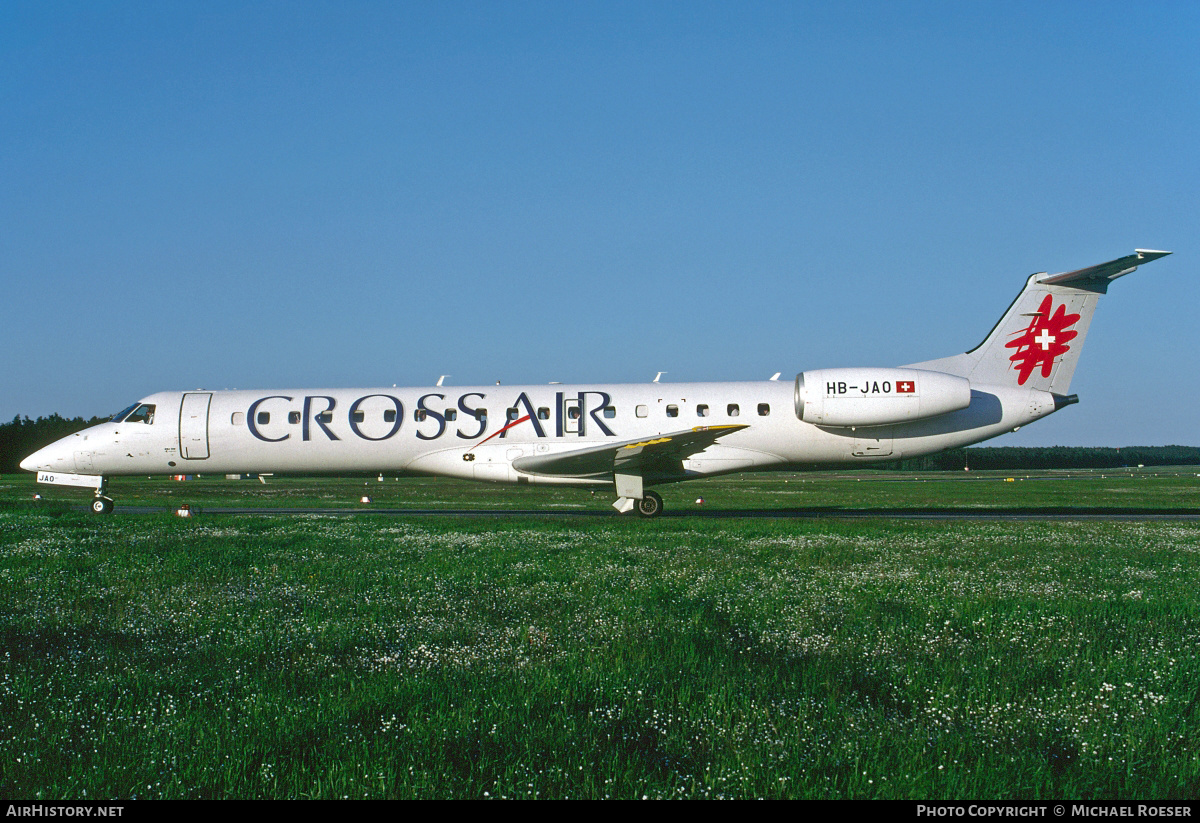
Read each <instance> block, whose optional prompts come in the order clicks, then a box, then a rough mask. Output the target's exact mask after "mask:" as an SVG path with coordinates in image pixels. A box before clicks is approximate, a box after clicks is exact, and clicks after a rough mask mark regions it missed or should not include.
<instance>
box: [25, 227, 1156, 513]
mask: <svg viewBox="0 0 1200 823" xmlns="http://www.w3.org/2000/svg"><path fill="white" fill-rule="evenodd" d="M1169 253H1170V252H1165V251H1148V250H1144V249H1139V250H1138V251H1136V252H1135V253H1134V254H1131V255H1129V256H1127V257H1122V258H1120V259H1119V260H1113V261H1111V262H1108V263H1102V264H1100V265H1098V266H1091V267H1089V268H1086V269H1079V270H1078V271H1071V272H1066V273H1064V274H1055V275H1047V274H1045V273H1042V274H1035V275H1033V276H1031V277H1030V278H1029V280H1028V281H1027V282H1026V283H1025V288H1024V289H1022V291H1021V293H1020V294H1019V295H1018V296H1017V299H1016V300H1015V301H1014V302H1013V304H1012V306H1010V307H1009V309H1008V311H1007V312H1006V313H1005V315H1004V317H1003V318H1001V320H1000V322H999V323H998V324H997V325H996V327H995V328H994V329H992V331H991V333H990V334H989V335H988V336H987V339H986V340H984V341H983V342H982V343H981V344H980V345H979V346H978V347H976V348H974V349H972V350H971V351H969V352H967V353H966V354H958V355H954V356H953V357H945V358H942V359H940V360H929V361H926V362H924V363H913V364H911V365H908V366H900V367H897V368H840V369H817V370H815V371H805V372H801V373H800V374H799V375H797V377H796V379H795V380H794V381H787V382H781V381H779V380H778V377H779V375H775V377H774V378H772V379H770V380H764V381H758V382H738V383H660V382H658V381H657V380H655V382H652V383H629V384H614V385H591V384H584V385H577V386H566V385H561V384H553V383H552V384H549V385H544V386H503V387H501V386H499V385H496V386H472V387H466V388H455V389H451V388H448V387H444V386H442V385H441V381H439V382H438V385H437V386H436V387H432V388H430V387H426V388H405V389H397V388H390V389H389V388H368V389H316V390H312V389H280V390H271V391H204V390H196V391H188V392H161V393H159V394H154V395H151V396H150V397H147V398H145V399H143V400H140V401H138V402H137V403H134V404H133V405H132V406H130V407H129V408H128V409H126V410H125V411H123V412H121V413H120V414H118V415H116V416H115V417H113V418H112V419H111V420H110V421H108V422H107V423H101V424H99V425H97V426H92V427H91V428H88V429H85V430H84V431H81V432H79V433H78V434H73V435H70V436H69V437H64V438H63V439H61V440H59V441H57V442H55V443H52V444H51V445H49V446H46V447H45V448H44V449H41V450H40V451H38V452H36V453H34V454H32V455H30V456H29V457H27V458H26V459H25V460H23V461H22V462H21V468H23V469H26V470H28V471H36V472H37V475H38V478H37V479H38V481H39V482H42V483H55V484H62V485H68V486H82V487H88V488H94V489H95V490H96V496H95V499H94V500H93V501H92V510H93V511H95V512H98V513H107V512H110V511H112V506H113V502H112V499H111V498H109V497H108V496H107V495H106V494H105V481H106V479H107V478H108V477H112V476H118V475H153V474H163V475H168V474H186V473H196V472H214V473H221V472H239V473H240V472H248V473H270V472H291V473H318V472H319V473H328V474H336V473H347V472H371V473H374V472H389V473H392V472H394V473H404V474H418V475H420V474H425V475H445V476H447V477H462V478H466V479H469V480H483V481H488V482H493V483H541V484H550V485H577V486H583V487H592V488H611V489H612V490H613V491H614V492H615V494H616V502H615V503H613V505H614V506H615V507H616V508H617V510H618V511H621V512H628V511H631V510H632V509H635V508H636V509H637V511H638V512H639V513H641V514H643V515H645V516H648V517H652V516H654V515H657V514H659V513H660V512H661V511H662V498H661V497H659V495H658V494H656V493H655V492H653V491H651V490H650V487H651V486H655V485H659V484H663V483H674V482H677V481H681V480H689V479H692V478H696V477H708V476H712V475H718V474H726V473H729V472H738V471H769V470H778V469H805V468H811V467H815V466H831V465H842V466H848V465H868V464H871V463H877V462H880V461H886V460H896V459H899V458H902V457H915V456H919V455H924V454H931V453H934V452H938V451H942V450H944V449H951V448H956V447H959V446H966V445H968V444H971V443H978V442H979V441H981V440H987V439H988V438H990V437H995V436H996V435H998V434H1003V433H1004V432H1008V431H1015V430H1016V429H1018V428H1020V427H1021V426H1024V425H1025V424H1027V423H1031V422H1033V421H1034V420H1037V419H1039V418H1042V417H1045V416H1046V415H1048V414H1050V413H1052V412H1055V411H1057V410H1058V409H1061V408H1062V407H1063V406H1067V405H1070V404H1072V403H1075V402H1077V398H1076V396H1075V395H1072V394H1068V393H1067V392H1068V390H1069V387H1070V383H1071V376H1072V374H1074V372H1075V364H1076V362H1077V361H1078V358H1079V351H1080V349H1081V348H1082V347H1083V340H1084V337H1085V336H1086V335H1087V330H1088V325H1089V323H1090V322H1091V319H1092V312H1093V311H1094V310H1095V307H1096V301H1097V299H1098V298H1099V296H1100V295H1101V294H1104V293H1105V292H1106V291H1107V290H1108V284H1109V283H1110V282H1111V281H1113V280H1115V279H1116V278H1118V277H1120V276H1122V275H1124V274H1128V273H1129V272H1131V271H1133V270H1134V269H1135V268H1137V266H1138V265H1139V264H1141V263H1146V262H1149V261H1151V260H1155V259H1157V258H1159V257H1163V256H1165V255H1167V254H1169Z"/></svg>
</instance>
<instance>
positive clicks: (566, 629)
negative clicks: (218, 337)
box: [0, 469, 1200, 800]
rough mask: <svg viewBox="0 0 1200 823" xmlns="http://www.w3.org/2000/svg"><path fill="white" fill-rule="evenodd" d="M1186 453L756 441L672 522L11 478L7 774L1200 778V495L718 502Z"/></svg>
mask: <svg viewBox="0 0 1200 823" xmlns="http://www.w3.org/2000/svg"><path fill="white" fill-rule="evenodd" d="M1160 471H1161V473H1159V474H1158V476H1153V475H1154V474H1156V473H1157V472H1152V471H1150V470H1143V471H1142V472H1137V471H1133V472H1125V473H1124V474H1121V475H1118V476H1113V475H1106V476H1105V477H1103V478H1101V477H1100V476H1098V475H1092V474H1087V475H1086V476H1078V477H1063V476H1057V475H1056V476H1053V477H1038V478H1030V479H1029V480H1023V479H1020V477H1019V476H1018V477H1015V478H1014V481H1013V482H1005V481H1004V479H1003V477H998V478H992V479H984V480H970V481H960V480H957V479H950V478H948V477H947V476H942V475H933V476H930V477H927V478H924V480H925V481H926V482H922V480H921V479H920V478H918V479H915V480H912V479H909V480H905V479H901V476H894V478H893V479H889V480H887V481H885V482H879V481H878V480H876V479H875V478H874V476H846V477H839V476H833V475H819V476H786V477H785V476H756V475H748V476H745V477H741V478H734V479H729V480H723V481H706V482H705V483H702V484H700V483H698V484H692V485H683V486H678V487H667V488H666V489H664V490H663V491H664V498H665V499H666V501H667V504H668V507H669V508H668V511H669V512H676V513H679V514H680V515H681V516H677V517H666V518H662V519H659V520H656V521H644V520H639V519H636V518H627V517H619V516H616V515H613V516H611V517H566V518H562V517H544V516H539V515H507V516H503V517H489V516H477V517H470V518H463V517H455V516H440V515H431V516H421V517H406V516H377V515H370V514H363V515H362V516H357V517H352V518H346V517H341V516H330V515H294V514H291V515H288V514H285V515H276V514H266V515H222V514H202V515H201V516H198V517H195V518H191V519H183V518H178V517H175V516H173V515H171V514H169V513H166V512H168V511H169V510H170V509H171V508H173V507H174V506H175V505H177V504H178V503H179V502H190V503H192V504H193V505H195V506H198V507H199V508H201V509H204V508H206V507H208V508H217V507H220V506H230V505H237V506H248V507H253V506H258V507H261V506H277V505H287V506H299V505H315V506H322V507H329V508H348V509H362V508H367V507H364V506H362V505H361V504H359V503H358V498H359V497H360V496H361V494H362V493H363V492H362V490H363V489H364V483H365V484H366V488H368V489H369V493H370V494H371V496H372V497H373V499H374V501H375V502H374V503H372V504H371V506H375V507H379V506H385V507H396V508H405V507H411V508H434V507H439V506H441V507H446V508H455V509H459V508H483V509H487V510H497V511H502V510H506V509H516V510H538V509H545V510H549V511H561V510H568V511H570V510H574V509H578V510H581V511H604V510H605V509H607V508H608V503H609V496H608V495H600V494H597V495H596V496H592V495H590V494H589V493H587V492H579V491H572V490H538V489H529V488H510V487H490V486H476V485H468V484H458V483H453V482H449V481H434V480H403V481H395V480H386V481H385V482H383V483H380V482H378V481H376V480H374V479H372V480H368V481H364V480H362V479H359V480H303V479H293V480H284V479H282V478H278V479H272V480H271V481H270V482H269V483H268V484H267V485H265V486H264V485H261V484H259V483H258V482H256V481H224V480H216V479H213V480H209V479H203V480H200V481H191V482H189V483H178V484H175V483H171V482H170V481H165V480H155V481H146V480H129V481H124V482H123V483H121V482H119V481H118V482H117V483H114V484H113V489H112V491H113V493H114V495H115V496H116V497H117V502H118V510H117V514H116V515H115V516H112V517H96V516H93V515H90V514H86V513H84V512H83V511H80V510H76V508H73V507H77V506H80V505H82V504H83V503H84V502H85V501H86V499H87V493H86V492H84V493H80V492H72V491H70V490H61V489H54V488H50V489H47V488H42V489H40V491H41V492H42V494H43V495H44V496H45V497H46V498H47V499H46V500H45V501H43V502H42V503H40V504H36V505H35V504H34V503H32V501H31V498H32V495H33V493H34V491H35V488H34V484H33V483H32V481H31V479H30V478H28V477H17V476H5V477H3V478H0V598H2V599H0V603H3V607H2V609H0V614H2V618H0V632H2V633H3V643H2V644H0V650H2V653H3V658H2V660H0V795H3V796H8V797H28V798H39V799H42V800H50V799H70V798H76V799H87V800H101V799H106V798H130V797H139V798H142V797H145V798H180V797H184V798H198V797H218V798H226V797H237V798H255V797H494V798H503V797H621V798H635V797H652V798H669V797H680V798H705V797H734V798H741V797H789V798H797V797H799V798H803V797H814V798H921V799H990V798H995V799H1017V798H1029V799H1085V798H1086V799H1105V798H1122V799H1133V798H1145V799H1150V798H1153V799H1165V798H1195V797H1197V796H1198V795H1200V739H1198V737H1200V735H1198V725H1197V724H1198V723H1200V656H1198V655H1197V654H1196V649H1197V646H1198V644H1200V587H1197V586H1196V579H1197V559H1198V553H1200V524H1198V523H1195V522H1183V523H1163V522H1151V521H1135V522H1085V521H1066V522H1053V521H1031V522H1015V523H1008V522H1006V523H997V522H969V521H956V520H950V521H941V522H924V521H916V522H915V521H897V520H889V519H884V518H879V519H872V518H869V519H865V520H854V521H844V520H834V519H821V518H819V517H818V518H814V519H774V518H745V517H735V516H734V517H711V516H706V517H696V516H690V515H689V514H688V512H689V511H691V512H696V511H709V510H711V509H712V508H714V507H715V508H717V509H719V510H722V511H725V510H729V511H736V510H739V509H746V510H750V509H753V510H758V509H781V510H783V509H795V508H806V507H811V508H816V509H821V508H829V509H836V508H842V507H852V508H884V509H886V508H888V507H918V506H919V507H947V506H949V507H964V508H968V507H970V508H973V507H978V506H982V505H997V506H1000V507H1035V508H1036V507H1076V508H1079V509H1081V510H1086V509H1091V508H1097V507H1100V508H1103V507H1119V508H1122V509H1136V508H1145V509H1163V508H1176V509H1186V510H1192V511H1194V510H1196V509H1197V508H1198V507H1200V478H1197V477H1196V470H1195V469H1189V470H1186V471H1185V470H1160ZM785 481H786V482H785ZM797 492H798V493H797ZM700 496H703V497H705V499H706V503H705V505H704V507H701V508H699V509H698V508H697V507H696V505H695V503H694V501H695V499H696V498H697V497H700ZM122 505H130V506H132V505H149V506H159V507H161V508H162V509H163V512H164V513H161V514H148V515H128V514H125V515H123V514H121V506H122Z"/></svg>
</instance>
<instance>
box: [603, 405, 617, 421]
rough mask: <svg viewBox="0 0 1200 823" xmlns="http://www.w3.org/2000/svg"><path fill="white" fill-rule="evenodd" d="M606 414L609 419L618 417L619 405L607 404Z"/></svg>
mask: <svg viewBox="0 0 1200 823" xmlns="http://www.w3.org/2000/svg"><path fill="white" fill-rule="evenodd" d="M604 416H605V417H607V418H609V419H612V418H614V417H616V416H617V407H616V406H605V407H604Z"/></svg>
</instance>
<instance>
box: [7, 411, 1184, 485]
mask: <svg viewBox="0 0 1200 823" xmlns="http://www.w3.org/2000/svg"><path fill="white" fill-rule="evenodd" d="M106 419H107V418H105V417H93V418H91V419H89V420H85V419H84V418H82V417H71V418H67V417H61V416H59V415H57V414H52V415H50V416H49V417H39V418H38V419H37V420H30V419H29V417H21V416H20V415H17V416H16V417H14V418H13V419H12V422H11V423H0V472H3V473H12V472H16V471H19V470H20V463H21V460H23V459H24V458H25V457H28V456H29V455H30V454H33V453H34V452H35V451H37V450H38V449H40V448H41V447H42V446H45V445H48V444H50V443H53V442H54V441H55V440H58V439H59V438H60V437H66V436H67V435H68V434H73V433H75V432H77V431H80V430H81V429H85V428H87V427H88V426H94V425H95V424H97V423H102V422H104V420H106ZM876 465H879V464H876ZM1138 465H1143V466H1191V465H1200V448H1197V447H1196V446H1124V447H1122V448H1110V447H1102V446H1045V447H1038V446H990V447H978V446H976V447H974V448H970V449H951V450H950V451H947V452H941V453H940V454H931V455H927V456H925V457H914V458H910V459H907V460H897V461H895V462H894V463H889V464H886V466H885V467H886V468H891V469H899V470H901V471H953V470H959V471H961V470H962V469H964V468H967V467H969V468H971V469H974V470H983V469H994V470H997V471H1021V470H1023V469H1117V468H1121V467H1122V466H1138Z"/></svg>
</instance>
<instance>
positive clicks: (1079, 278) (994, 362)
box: [910, 249, 1170, 403]
mask: <svg viewBox="0 0 1200 823" xmlns="http://www.w3.org/2000/svg"><path fill="white" fill-rule="evenodd" d="M1168 254H1170V252H1169V251H1151V250H1148V249H1137V250H1136V251H1135V252H1134V253H1133V254H1130V255H1127V256H1125V257H1122V258H1119V259H1117V260H1110V261H1109V262H1107V263H1101V264H1100V265H1098V266H1089V267H1087V268H1086V269H1078V270H1076V271H1069V272H1064V273H1062V274H1046V273H1044V272H1042V273H1039V274H1034V275H1032V276H1030V278H1029V280H1028V281H1026V283H1025V288H1024V289H1022V290H1021V293H1020V294H1019V295H1017V299H1016V300H1014V301H1013V304H1012V305H1011V306H1009V308H1008V311H1007V312H1005V314H1004V317H1002V318H1001V319H1000V322H999V323H997V324H996V326H995V328H993V329H992V331H991V333H990V334H988V336H987V339H985V340H984V341H983V342H982V343H980V344H979V345H978V346H976V347H975V348H974V349H972V350H971V351H969V352H967V353H965V354H958V355H955V356H953V357H943V358H941V359H940V360H929V361H926V362H924V363H914V364H912V366H910V368H917V369H929V370H931V371H940V372H945V373H947V374H953V375H957V376H959V377H965V378H967V379H968V380H970V381H971V385H972V386H984V385H988V386H1010V387H1024V388H1027V389H1037V390H1040V391H1046V392H1050V393H1052V394H1053V395H1055V398H1056V402H1058V401H1062V402H1066V403H1069V402H1074V398H1070V397H1068V392H1069V390H1070V386H1071V377H1072V376H1073V375H1074V374H1075V366H1076V364H1077V363H1078V362H1079V352H1080V351H1082V349H1083V341H1084V338H1086V337H1087V331H1088V326H1090V325H1091V322H1092V314H1093V312H1095V310H1096V301H1097V300H1099V298H1100V295H1102V294H1104V293H1106V292H1107V291H1108V284H1109V283H1111V282H1112V281H1113V280H1116V279H1117V278H1118V277H1121V276H1122V275H1126V274H1129V273H1130V272H1131V271H1133V270H1134V269H1136V268H1137V267H1138V266H1139V265H1141V264H1142V263H1149V262H1150V261H1151V260H1157V259H1158V258H1160V257H1165V256H1167V255H1168Z"/></svg>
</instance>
